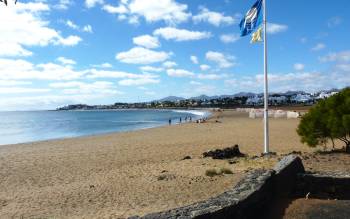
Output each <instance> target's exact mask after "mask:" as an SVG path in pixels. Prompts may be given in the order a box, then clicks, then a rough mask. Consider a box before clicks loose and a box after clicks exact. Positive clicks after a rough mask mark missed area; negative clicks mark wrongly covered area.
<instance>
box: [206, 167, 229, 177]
mask: <svg viewBox="0 0 350 219" xmlns="http://www.w3.org/2000/svg"><path fill="white" fill-rule="evenodd" d="M223 174H233V172H232V170H230V169H229V168H225V167H222V168H220V169H219V170H217V169H209V170H206V171H205V175H206V176H210V177H213V176H219V175H223Z"/></svg>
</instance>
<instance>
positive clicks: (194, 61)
mask: <svg viewBox="0 0 350 219" xmlns="http://www.w3.org/2000/svg"><path fill="white" fill-rule="evenodd" d="M190 59H191V62H192V63H193V64H198V63H199V62H198V58H197V56H190Z"/></svg>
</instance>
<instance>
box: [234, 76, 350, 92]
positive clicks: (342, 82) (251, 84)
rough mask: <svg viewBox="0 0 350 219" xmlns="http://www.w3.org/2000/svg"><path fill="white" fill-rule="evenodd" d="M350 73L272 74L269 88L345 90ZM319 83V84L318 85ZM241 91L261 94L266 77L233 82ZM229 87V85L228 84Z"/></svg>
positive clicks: (244, 78) (312, 90)
mask: <svg viewBox="0 0 350 219" xmlns="http://www.w3.org/2000/svg"><path fill="white" fill-rule="evenodd" d="M349 78H350V72H327V73H326V74H325V73H321V72H293V73H278V74H276V73H270V74H269V88H270V91H271V92H285V91H288V90H303V91H309V92H314V91H320V90H324V89H331V88H344V87H345V86H348V85H349V83H350V79H349ZM316 82H317V83H316ZM232 83H233V84H231V85H234V86H235V87H236V88H237V89H239V90H241V91H253V92H260V91H261V90H262V89H263V84H264V75H263V74H258V75H256V76H255V77H242V78H239V79H238V78H237V79H235V80H234V81H232ZM227 84H228V85H229V83H228V82H227Z"/></svg>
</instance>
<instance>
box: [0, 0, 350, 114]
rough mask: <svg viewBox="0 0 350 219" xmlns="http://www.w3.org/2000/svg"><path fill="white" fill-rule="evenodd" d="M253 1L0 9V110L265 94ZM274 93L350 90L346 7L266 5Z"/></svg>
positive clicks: (300, 2)
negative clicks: (247, 28) (242, 33)
mask: <svg viewBox="0 0 350 219" xmlns="http://www.w3.org/2000/svg"><path fill="white" fill-rule="evenodd" d="M254 2H255V1H253V0H216V1H212V0H206V1H205V0H191V1H183V0H114V1H112V0H84V1H72V0H46V1H45V0H41V1H35V0H33V1H24V0H20V1H19V2H18V3H17V5H13V3H12V2H10V3H9V6H7V7H5V6H4V5H1V7H0V18H1V19H0V32H1V36H0V98H1V100H2V101H1V103H0V107H1V109H2V110H27V109H50V108H55V107H57V106H62V105H66V104H73V103H87V104H110V103H114V102H134V101H149V100H154V99H159V98H162V97H165V96H168V95H176V96H183V97H192V96H197V95H200V94H206V95H221V94H233V93H237V92H241V91H251V92H262V90H263V81H262V71H263V56H262V55H263V47H262V44H261V43H258V44H250V36H247V37H244V38H240V37H239V28H238V23H239V21H240V19H241V18H242V15H243V14H245V13H246V12H247V10H248V9H249V8H250V7H251V6H252V5H253V4H254ZM267 6H268V8H267V10H268V45H269V47H268V48H269V50H268V52H269V54H268V58H269V76H270V80H269V83H270V91H271V92H281V91H287V90H305V91H310V92H312V91H318V90H321V89H330V88H342V87H344V86H349V85H350V48H349V43H348V39H349V36H350V34H349V33H350V32H349V31H350V23H349V21H350V15H349V14H348V13H347V9H348V8H350V2H349V1H346V0H336V1H332V2H328V1H315V0H312V1H305V0H294V1H283V4H282V2H280V1H267Z"/></svg>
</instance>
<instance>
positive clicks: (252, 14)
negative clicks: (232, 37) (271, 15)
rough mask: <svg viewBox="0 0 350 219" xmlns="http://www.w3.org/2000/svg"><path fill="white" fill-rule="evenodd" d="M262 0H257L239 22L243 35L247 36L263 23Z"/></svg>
mask: <svg viewBox="0 0 350 219" xmlns="http://www.w3.org/2000/svg"><path fill="white" fill-rule="evenodd" d="M262 1H263V0H258V1H257V2H255V4H254V5H253V6H252V8H251V9H250V10H249V11H248V12H247V13H246V15H245V16H244V18H243V19H242V20H241V23H240V24H239V27H240V29H241V36H246V35H248V34H250V33H252V32H253V31H254V30H255V29H256V28H257V27H259V26H260V24H261V23H262V13H261V8H262Z"/></svg>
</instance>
